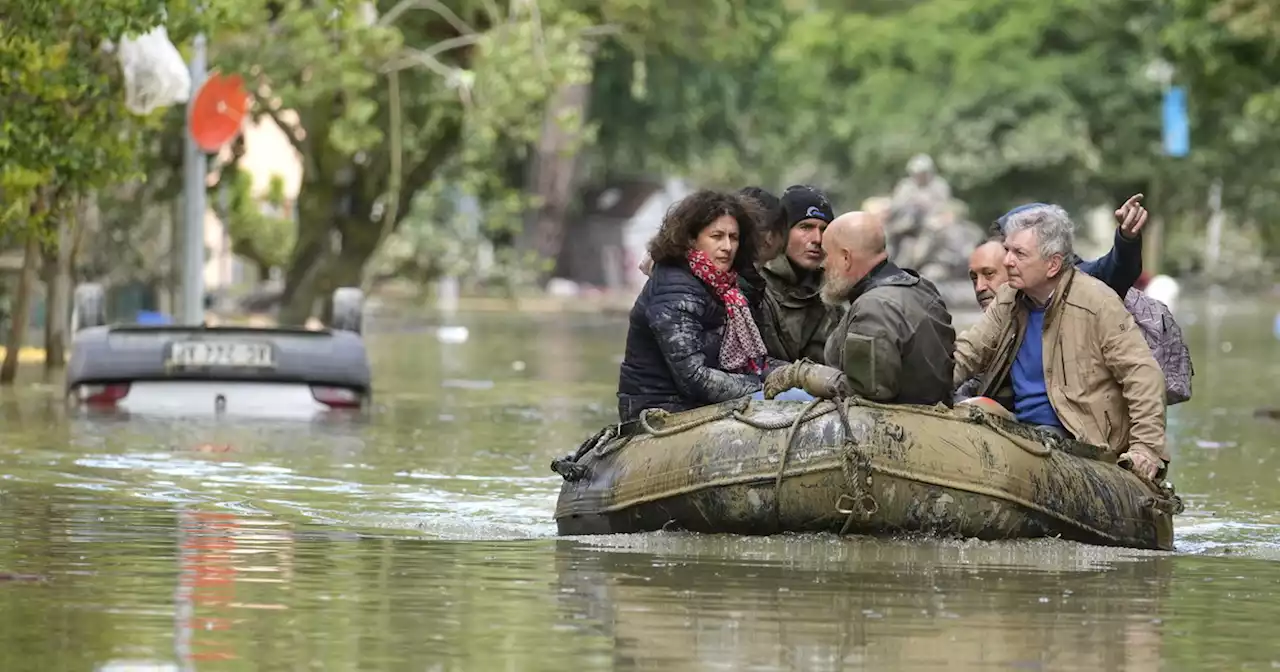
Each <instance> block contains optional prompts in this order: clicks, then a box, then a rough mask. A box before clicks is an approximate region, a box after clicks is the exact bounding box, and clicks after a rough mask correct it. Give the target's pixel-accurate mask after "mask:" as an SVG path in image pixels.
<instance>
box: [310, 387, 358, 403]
mask: <svg viewBox="0 0 1280 672" xmlns="http://www.w3.org/2000/svg"><path fill="white" fill-rule="evenodd" d="M311 396H312V397H314V398H315V400H316V401H318V402H320V403H322V404H324V405H325V406H328V407H329V408H359V407H360V393H359V392H356V391H355V390H352V389H350V388H346V387H328V386H325V385H312V386H311Z"/></svg>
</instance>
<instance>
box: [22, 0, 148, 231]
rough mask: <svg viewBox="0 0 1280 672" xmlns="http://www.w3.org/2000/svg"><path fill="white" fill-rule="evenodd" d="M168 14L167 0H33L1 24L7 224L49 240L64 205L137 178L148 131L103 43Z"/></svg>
mask: <svg viewBox="0 0 1280 672" xmlns="http://www.w3.org/2000/svg"><path fill="white" fill-rule="evenodd" d="M170 12H171V13H172V12H173V9H172V8H171V9H170ZM163 16H164V15H163V4H162V3H161V2H159V0H146V1H144V2H122V1H121V0H111V1H109V2H96V1H95V2H89V1H65V2H63V1H59V2H37V3H26V4H24V6H23V11H22V12H21V13H18V14H14V15H9V16H6V17H5V19H4V22H3V23H0V107H3V109H4V110H5V115H4V118H3V121H2V122H0V165H3V166H4V169H3V171H2V172H0V193H3V194H4V200H5V203H6V206H5V208H4V211H3V213H0V214H2V215H3V217H2V218H0V227H3V228H4V230H13V229H15V228H16V229H20V230H27V231H29V232H32V233H37V234H42V233H47V231H43V229H42V228H41V227H42V225H43V224H44V223H45V222H46V221H48V217H47V215H48V214H49V213H51V212H52V211H54V210H56V209H57V208H58V207H60V205H59V204H60V203H61V202H64V201H65V200H67V199H71V198H74V197H75V196H76V195H77V194H79V193H83V192H84V191H87V190H90V189H94V188H97V187H100V186H103V185H106V184H110V183H112V182H114V181H117V180H120V179H124V178H128V177H131V176H133V168H134V160H133V157H134V154H135V152H136V150H137V148H138V142H139V133H140V132H141V131H142V130H143V125H142V124H141V123H138V122H137V121H136V120H134V119H133V118H132V116H131V115H130V114H129V113H128V112H127V110H125V108H124V96H123V91H122V89H121V86H120V71H119V66H118V64H117V61H116V59H115V57H114V55H113V54H111V53H108V52H107V51H105V50H103V49H101V48H100V45H102V44H103V42H104V41H107V40H111V41H114V40H118V39H119V38H120V37H122V36H124V35H127V34H137V33H140V32H144V31H146V30H149V29H150V28H152V27H153V26H155V25H158V24H159V23H160V22H161V20H162V19H163ZM42 189H43V190H44V192H45V193H44V194H43V195H41V194H39V193H37V192H39V191H40V190H42Z"/></svg>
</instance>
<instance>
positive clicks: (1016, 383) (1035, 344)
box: [1009, 308, 1065, 429]
mask: <svg viewBox="0 0 1280 672" xmlns="http://www.w3.org/2000/svg"><path fill="white" fill-rule="evenodd" d="M1009 375H1010V377H1011V378H1012V379H1013V414H1014V416H1015V417H1017V418H1018V422H1025V423H1027V424H1029V425H1051V426H1053V427H1062V422H1061V421H1060V420H1058V414H1057V413H1055V412H1054V410H1053V405H1052V404H1050V403H1049V391H1048V389H1047V388H1046V387H1045V384H1044V308H1034V309H1032V310H1031V311H1030V313H1028V315H1027V332H1026V333H1025V334H1023V335H1022V345H1021V346H1019V347H1018V354H1017V356H1015V357H1014V359H1013V370H1012V371H1011V372H1010V374H1009ZM1064 429H1065V428H1064Z"/></svg>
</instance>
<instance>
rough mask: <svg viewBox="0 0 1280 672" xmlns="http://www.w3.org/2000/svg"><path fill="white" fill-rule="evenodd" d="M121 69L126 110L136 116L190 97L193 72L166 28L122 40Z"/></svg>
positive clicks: (162, 27)
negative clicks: (189, 70) (188, 68)
mask: <svg viewBox="0 0 1280 672" xmlns="http://www.w3.org/2000/svg"><path fill="white" fill-rule="evenodd" d="M120 68H121V70H123V71H124V96H125V107H128V108H129V111H130V112H133V113H134V114H149V113H150V112H151V111H152V110H155V109H156V108H160V107H168V106H170V105H173V104H175V103H185V102H187V99H188V98H190V97H191V73H190V72H188V71H187V64H186V62H185V61H183V60H182V54H180V53H178V48H177V47H175V46H173V43H172V42H170V41H169V32H168V31H166V30H165V29H164V26H157V27H156V28H153V29H152V30H151V32H149V33H147V34H145V35H141V36H139V37H126V38H124V39H122V40H120Z"/></svg>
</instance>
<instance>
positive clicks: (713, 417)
mask: <svg viewBox="0 0 1280 672" xmlns="http://www.w3.org/2000/svg"><path fill="white" fill-rule="evenodd" d="M750 404H751V397H743V398H742V399H740V400H739V403H737V404H734V405H733V406H730V407H728V408H726V409H724V410H723V411H721V412H719V413H712V414H708V415H704V416H702V417H700V418H694V419H693V420H690V421H689V422H685V423H682V424H679V425H673V426H671V427H663V428H661V429H658V428H656V427H654V426H653V425H652V424H650V422H649V418H651V417H656V418H661V417H662V416H664V415H671V413H670V412H669V411H666V410H663V409H661V408H646V409H645V410H643V411H640V417H639V423H640V429H643V430H644V432H645V434H648V435H650V436H654V437H664V436H674V435H676V434H679V433H681V432H687V431H689V430H691V429H693V428H695V427H701V426H702V425H705V424H708V423H712V422H716V421H717V420H724V419H727V418H732V417H734V414H736V413H740V412H742V411H744V410H746V409H747V406H749V405H750Z"/></svg>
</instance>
